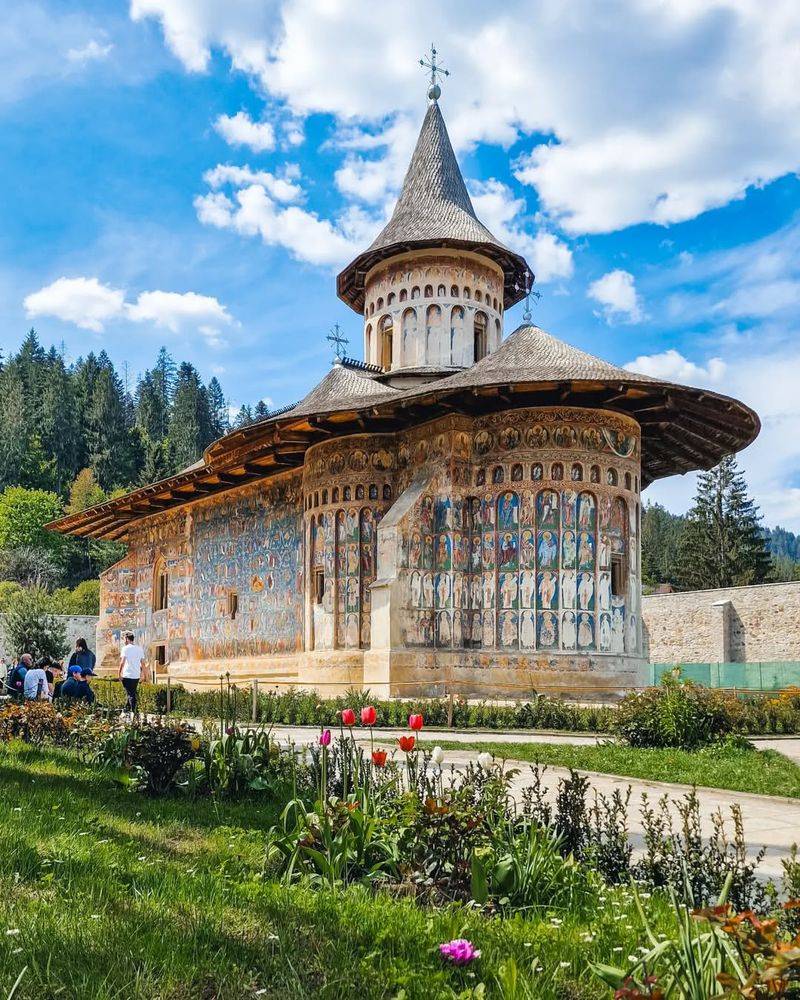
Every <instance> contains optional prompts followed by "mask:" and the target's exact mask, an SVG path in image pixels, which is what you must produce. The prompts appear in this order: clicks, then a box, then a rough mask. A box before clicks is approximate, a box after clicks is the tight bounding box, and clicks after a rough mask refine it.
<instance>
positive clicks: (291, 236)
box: [194, 184, 362, 267]
mask: <svg viewBox="0 0 800 1000" xmlns="http://www.w3.org/2000/svg"><path fill="white" fill-rule="evenodd" d="M235 198H236V202H234V201H232V200H231V199H230V198H228V197H227V196H226V195H224V194H222V193H221V192H212V193H209V194H206V195H198V197H197V198H195V200H194V205H195V210H196V211H197V217H198V219H200V221H201V222H204V223H206V224H207V225H212V226H216V227H217V228H219V229H232V230H234V231H235V232H237V233H241V234H242V235H243V236H260V237H261V239H262V240H263V241H264V243H266V244H268V245H269V246H280V247H283V248H284V249H286V250H288V251H289V253H290V254H291V255H292V256H293V257H295V258H297V259H298V260H303V261H308V263H310V264H317V265H323V266H336V267H338V266H341V265H342V264H344V263H346V262H347V261H348V260H350V259H351V258H353V257H354V256H355V255H356V254H357V253H358V252H359V250H360V249H361V246H362V244H361V242H359V239H358V238H355V239H354V234H356V233H357V234H359V235H360V234H361V232H362V230H361V229H360V227H359V225H358V220H357V219H354V218H353V216H352V215H345V216H343V217H342V218H341V219H339V220H338V222H337V223H332V222H329V221H328V220H327V219H320V218H319V217H318V216H317V215H316V214H315V213H314V212H308V211H306V210H305V209H302V208H298V207H297V206H296V205H289V206H286V207H284V206H282V205H281V204H280V203H278V202H276V201H275V200H274V199H273V198H271V197H270V195H269V193H268V192H267V190H266V188H265V187H264V186H263V185H261V184H250V185H249V186H248V187H243V188H239V189H238V190H237V191H236V192H235Z"/></svg>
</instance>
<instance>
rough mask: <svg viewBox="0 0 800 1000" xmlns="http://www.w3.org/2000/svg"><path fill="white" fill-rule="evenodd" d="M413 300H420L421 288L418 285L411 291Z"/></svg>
mask: <svg viewBox="0 0 800 1000" xmlns="http://www.w3.org/2000/svg"><path fill="white" fill-rule="evenodd" d="M411 298H412V299H418V298H419V286H418V285H414V287H413V288H412V289H411Z"/></svg>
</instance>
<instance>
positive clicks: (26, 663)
mask: <svg viewBox="0 0 800 1000" xmlns="http://www.w3.org/2000/svg"><path fill="white" fill-rule="evenodd" d="M32 666H33V657H32V656H31V654H30V653H23V654H22V656H20V658H19V663H17V665H16V666H15V667H14V669H13V670H12V671H11V673H10V674H9V675H8V680H7V682H6V686H7V687H9V688H10V689H11V690H12V691H14V692H15V693H16V694H22V689H23V686H24V683H25V674H27V672H28V671H29V670H30V669H31V667H32Z"/></svg>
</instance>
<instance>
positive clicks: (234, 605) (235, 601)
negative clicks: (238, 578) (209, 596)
mask: <svg viewBox="0 0 800 1000" xmlns="http://www.w3.org/2000/svg"><path fill="white" fill-rule="evenodd" d="M238 614H239V594H238V593H237V591H235V590H232V591H231V592H230V593H229V594H228V617H229V618H230V620H231V621H236V616H237V615H238Z"/></svg>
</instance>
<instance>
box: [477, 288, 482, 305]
mask: <svg viewBox="0 0 800 1000" xmlns="http://www.w3.org/2000/svg"><path fill="white" fill-rule="evenodd" d="M475 301H476V302H483V295H481V290H480V288H476V289H475Z"/></svg>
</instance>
